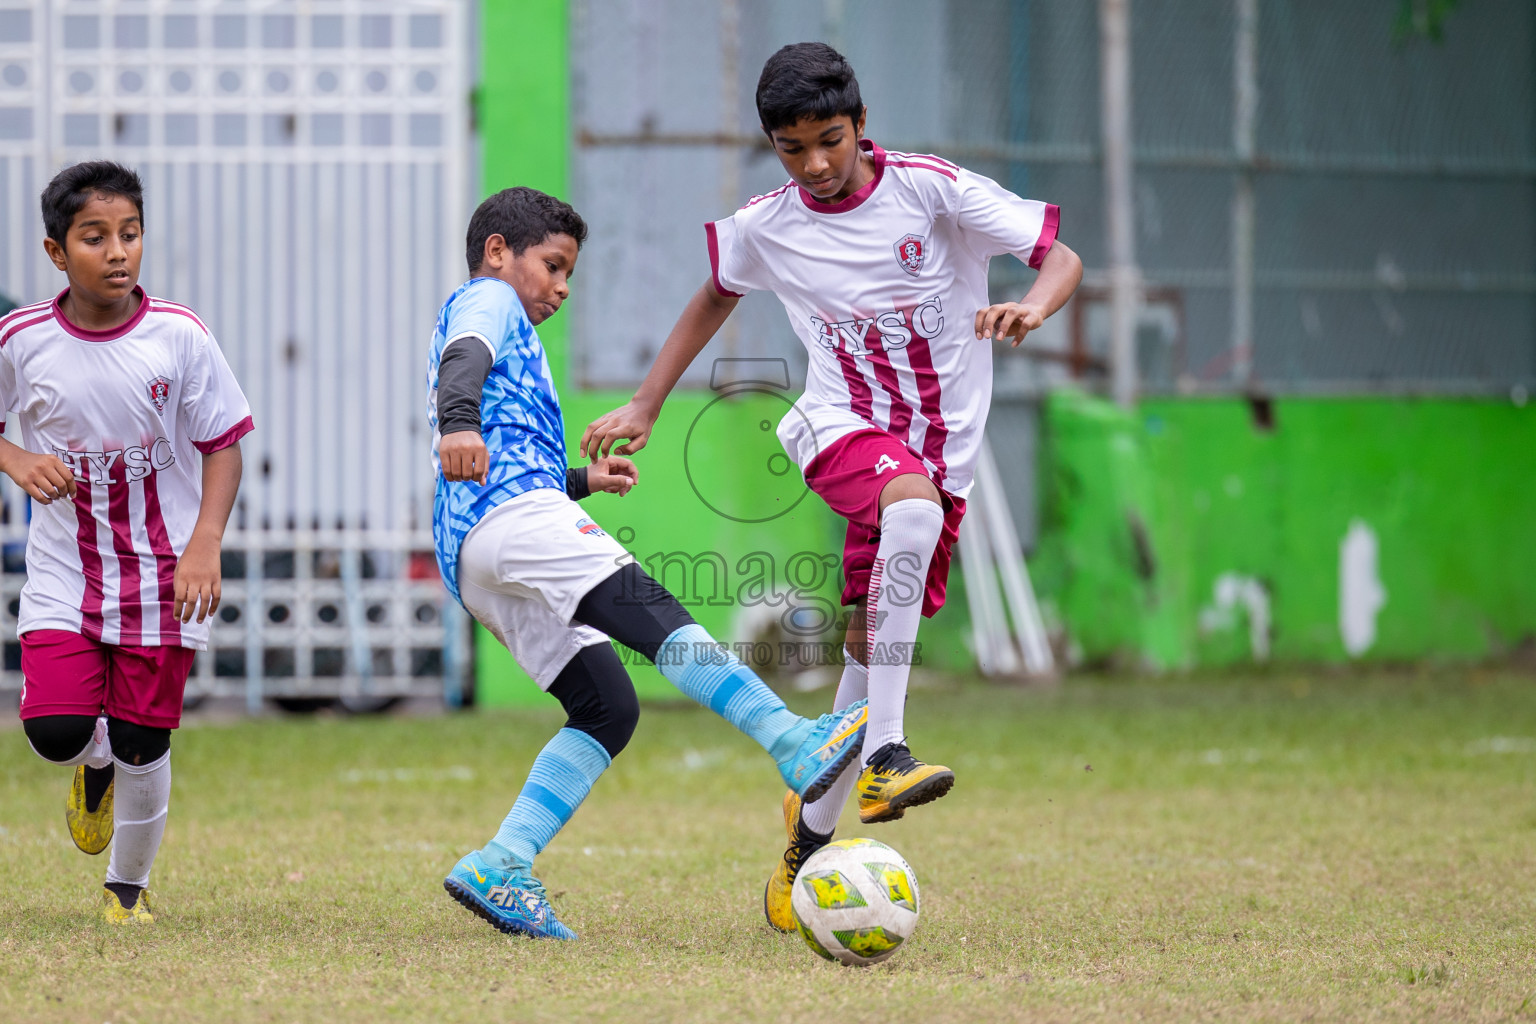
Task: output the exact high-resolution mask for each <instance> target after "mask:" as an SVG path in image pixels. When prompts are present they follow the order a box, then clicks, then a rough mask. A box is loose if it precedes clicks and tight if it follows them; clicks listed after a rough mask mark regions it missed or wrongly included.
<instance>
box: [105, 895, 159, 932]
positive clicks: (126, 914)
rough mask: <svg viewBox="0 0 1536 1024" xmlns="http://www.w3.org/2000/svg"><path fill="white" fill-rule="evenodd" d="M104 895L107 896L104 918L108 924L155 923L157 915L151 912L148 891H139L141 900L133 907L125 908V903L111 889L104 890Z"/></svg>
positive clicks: (136, 901)
mask: <svg viewBox="0 0 1536 1024" xmlns="http://www.w3.org/2000/svg"><path fill="white" fill-rule="evenodd" d="M102 895H103V896H105V900H104V901H103V902H104V903H105V906H104V907H103V908H102V916H103V917H104V918H106V919H107V924H154V923H155V915H154V914H153V913H152V912H151V911H150V906H149V890H148V889H140V890H139V898H138V899H137V900H135V901H134V903H133V906H131V907H125V906H123V901H122V900H120V899H118V898H117V893H115V892H113V891H112V890H111V889H107V890H104V892H103V894H102Z"/></svg>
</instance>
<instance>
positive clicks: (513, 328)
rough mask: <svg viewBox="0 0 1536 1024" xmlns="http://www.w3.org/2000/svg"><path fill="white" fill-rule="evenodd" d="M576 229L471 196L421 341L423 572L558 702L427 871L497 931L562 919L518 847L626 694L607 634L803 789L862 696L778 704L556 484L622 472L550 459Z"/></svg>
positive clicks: (548, 213) (585, 759) (815, 777)
mask: <svg viewBox="0 0 1536 1024" xmlns="http://www.w3.org/2000/svg"><path fill="white" fill-rule="evenodd" d="M586 237H587V225H586V223H585V222H584V221H583V220H582V219H581V217H580V215H579V214H577V213H576V211H575V210H573V209H571V207H570V206H568V205H567V204H565V203H563V202H561V201H560V200H558V199H556V198H554V197H553V196H548V195H545V194H544V193H542V192H537V191H535V190H533V189H531V188H509V189H506V190H504V191H501V192H498V193H496V194H495V195H493V196H491V197H490V198H489V199H487V200H486V201H485V202H483V203H481V204H480V207H479V209H477V210H476V211H475V213H474V216H472V217H471V218H470V221H469V231H468V236H467V238H466V253H465V255H466V258H467V262H468V264H469V273H470V279H469V281H468V282H466V283H465V284H463V285H461V286H460V287H459V289H458V290H457V291H455V292H454V293H453V294H452V295H450V296H449V297H448V301H447V302H445V303H443V308H442V311H441V312H440V313H439V314H438V318H437V330H436V331H435V332H434V334H433V336H432V347H431V350H430V354H429V356H428V379H429V381H430V384H429V386H430V392H429V395H428V403H427V420H428V423H429V424H430V426H431V428H432V454H433V461H434V462H435V464H436V469H437V494H436V499H435V502H434V508H433V522H432V534H433V537H434V539H435V541H436V545H437V563H438V567H439V568H440V569H441V570H442V573H443V581H444V582H445V583H446V584H447V585H448V589H449V591H450V592H451V593H452V594H453V596H454V597H456V598H458V599H459V600H460V601H461V602H462V603H463V605H464V607H465V608H467V609H468V610H469V612H470V614H471V615H473V616H474V617H475V618H476V619H478V620H479V621H480V623H481V624H482V625H484V626H485V628H486V629H488V630H490V632H491V633H492V634H493V635H494V636H495V637H496V638H497V639H498V640H500V641H501V642H502V643H503V644H505V645H506V647H507V649H508V650H509V651H511V652H512V657H513V658H514V659H516V661H517V663H518V664H519V665H521V666H522V667H523V669H524V670H525V671H526V672H527V673H528V674H529V675H530V676H532V677H533V680H534V682H536V683H537V684H538V685H539V686H540V687H541V688H542V689H544V690H547V691H548V692H549V693H550V695H551V696H553V697H555V698H556V699H558V700H559V701H560V703H561V705H562V706H563V707H564V708H565V711H566V714H567V716H568V718H567V720H566V723H565V728H563V729H561V730H560V731H559V732H557V733H556V734H555V735H554V738H552V739H551V740H550V741H549V743H548V744H546V745H545V747H544V749H543V750H541V751H540V752H539V755H538V757H536V758H535V759H534V761H533V766H532V767H531V768H530V769H529V771H528V781H527V782H526V783H525V784H524V785H523V789H522V792H521V793H519V794H518V796H517V800H516V802H515V803H513V805H512V809H511V810H510V811H509V812H508V813H507V816H506V819H505V820H504V821H503V822H502V823H501V828H500V829H499V830H498V831H497V832H496V834H495V836H493V837H492V838H491V840H490V841H489V842H488V843H486V844H485V846H484V847H482V848H481V849H479V850H475V851H473V852H471V853H469V854H467V855H465V856H464V857H463V858H461V859H460V860H459V862H458V864H457V865H455V866H454V868H453V870H452V871H451V872H449V874H448V877H447V878H445V879H444V880H443V887H444V888H445V889H447V890H448V893H449V895H451V896H452V897H453V898H454V899H456V900H458V901H459V903H461V904H462V905H463V906H464V907H465V908H467V909H468V910H469V911H471V912H472V913H474V914H476V915H478V916H480V917H482V918H484V919H485V920H486V921H487V922H489V923H490V924H491V925H492V926H494V927H495V928H497V929H499V930H500V931H503V932H506V933H508V934H522V935H530V936H533V937H535V938H550V939H574V938H576V933H575V932H573V931H572V930H571V929H570V928H568V927H567V926H566V925H565V923H564V922H562V921H561V920H560V919H559V918H557V917H556V916H555V912H554V908H553V907H551V906H550V903H549V898H548V897H547V896H546V895H545V891H544V886H543V884H542V883H541V882H540V881H539V880H538V878H536V877H535V876H534V874H533V861H534V858H535V857H536V856H537V855H538V854H539V853H540V852H541V851H542V850H543V849H544V848H545V847H546V846H548V845H549V843H550V842H551V841H552V840H553V839H554V837H555V835H556V834H557V833H558V832H559V831H560V829H562V828H563V827H564V826H565V823H566V822H567V821H569V820H570V819H571V816H572V815H573V814H575V813H576V809H577V808H578V807H580V806H581V803H582V801H583V800H585V799H586V797H587V794H588V793H589V792H591V790H592V785H593V784H594V783H595V782H596V781H597V779H598V776H600V775H602V773H603V772H604V771H605V770H606V769H607V768H608V765H609V764H610V763H611V762H612V760H613V758H614V757H615V756H616V755H617V754H618V753H619V751H621V750H623V749H624V746H625V744H627V743H628V742H629V738H630V735H631V734H632V733H633V732H634V730H635V722H636V720H637V719H638V717H639V714H640V707H639V704H638V703H637V701H636V700H635V691H634V687H633V685H632V684H631V683H630V681H629V675H628V673H626V672H625V671H624V665H623V663H622V662H620V661H619V657H618V655H617V654H616V653H614V650H613V647H612V646H611V645H610V644H609V643H608V638H609V637H612V638H613V639H614V640H617V641H618V642H619V643H621V644H623V645H624V646H626V647H628V648H629V649H630V650H632V651H636V652H638V653H640V654H643V655H645V656H646V657H647V658H649V659H651V660H652V661H653V662H655V663H656V667H657V668H658V669H660V670H661V674H662V675H663V676H665V677H666V678H667V679H668V680H669V681H670V682H671V683H672V684H673V685H674V686H676V687H677V688H678V689H679V690H681V691H682V692H683V693H684V694H685V695H687V696H688V697H690V698H692V699H693V700H695V701H697V702H698V703H700V704H702V705H704V706H705V707H707V708H709V709H710V710H711V711H714V712H715V713H717V714H719V715H720V716H721V717H722V718H724V719H725V720H726V721H728V722H730V723H731V724H732V725H734V726H735V727H736V728H738V729H740V730H741V731H742V732H744V733H746V734H747V735H748V736H750V737H751V738H752V739H753V740H755V741H757V743H758V744H759V745H761V746H762V748H763V749H764V750H766V751H767V752H768V753H769V755H770V756H771V757H772V758H773V759H774V761H775V762H776V763H777V764H778V768H779V777H780V778H781V779H783V781H784V782H785V784H787V785H788V786H789V787H790V791H791V792H792V793H796V794H799V795H800V796H802V797H805V798H806V799H810V800H814V799H816V797H818V796H819V795H821V794H822V793H823V792H825V791H826V788H827V787H828V786H830V785H831V784H832V783H833V781H834V780H836V779H837V777H838V775H839V773H840V772H841V771H842V769H843V768H844V767H845V766H846V765H847V764H848V763H849V762H850V761H852V760H853V759H854V758H855V757H857V755H858V753H859V750H860V749H861V747H862V743H863V739H864V722H865V715H864V704H863V701H858V702H857V703H856V704H855V705H853V706H850V707H847V708H844V709H842V710H841V711H840V713H837V714H829V715H823V716H822V717H821V718H820V719H818V720H816V721H807V720H806V719H804V718H801V717H800V716H799V715H796V714H792V713H791V712H790V711H789V710H788V709H787V708H785V706H784V702H783V701H782V700H780V699H779V698H778V696H777V695H775V694H774V692H773V691H772V690H770V689H768V687H767V686H765V685H764V684H763V681H762V680H761V679H759V678H757V676H755V675H753V674H752V672H751V670H750V669H748V668H747V667H746V666H745V665H743V664H742V663H741V662H740V661H738V660H737V659H736V658H735V657H733V656H731V655H730V654H729V653H727V652H726V651H725V649H724V648H723V647H722V646H721V645H719V644H716V643H715V642H714V640H713V638H712V637H710V635H709V634H708V633H707V632H705V631H704V628H703V627H702V626H700V625H698V623H696V622H694V621H693V617H692V616H691V615H689V614H688V612H687V611H686V610H685V609H684V608H683V606H682V605H681V604H679V603H678V601H677V599H676V598H675V597H673V596H672V595H671V594H670V593H668V592H667V591H666V590H665V589H664V588H663V587H662V586H661V585H660V584H659V583H657V582H656V581H655V580H654V579H652V578H651V577H650V576H649V575H648V574H647V573H646V572H645V571H644V570H643V569H641V568H640V567H639V565H637V564H636V563H635V560H634V557H633V556H632V555H631V554H630V553H629V552H628V551H625V550H624V549H623V548H622V547H620V546H619V544H618V543H617V542H616V541H614V540H613V539H612V538H611V537H609V536H608V534H606V533H604V532H603V530H602V528H601V527H599V526H598V525H597V523H595V522H593V521H592V520H591V519H590V518H589V517H588V516H587V514H586V512H585V511H584V510H583V509H582V507H581V506H580V505H578V504H576V500H577V499H579V498H585V497H586V496H587V495H589V494H590V493H592V492H593V491H609V492H613V493H617V494H620V495H622V494H625V493H627V492H628V491H629V489H630V488H631V487H633V486H634V485H635V483H636V482H637V481H638V479H639V475H638V473H637V472H636V470H635V465H634V463H632V462H630V461H629V460H628V459H625V458H620V457H618V456H610V457H607V458H604V459H600V460H598V461H597V462H596V463H595V464H594V465H592V466H590V467H582V468H578V469H567V468H566V464H565V426H564V422H563V420H562V419H561V417H560V398H559V396H558V395H557V394H556V393H555V385H554V381H553V380H552V379H551V377H550V372H549V361H548V360H547V359H546V358H545V356H544V346H543V345H542V344H541V343H540V342H539V335H538V332H537V331H535V329H534V328H535V327H536V326H537V325H538V324H541V323H543V322H544V321H545V320H547V319H549V318H550V317H551V316H553V315H554V314H555V313H556V312H558V311H559V309H560V307H561V306H562V305H564V303H565V299H566V297H567V296H568V295H569V294H570V280H571V273H572V271H574V270H575V269H576V257H577V255H578V254H579V252H580V250H581V243H582V242H584V241H585V240H586Z"/></svg>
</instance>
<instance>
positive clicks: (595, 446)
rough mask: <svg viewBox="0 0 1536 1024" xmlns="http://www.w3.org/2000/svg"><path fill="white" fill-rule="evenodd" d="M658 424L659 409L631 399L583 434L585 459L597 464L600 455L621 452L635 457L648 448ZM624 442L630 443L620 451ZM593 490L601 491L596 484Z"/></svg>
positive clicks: (582, 453)
mask: <svg viewBox="0 0 1536 1024" xmlns="http://www.w3.org/2000/svg"><path fill="white" fill-rule="evenodd" d="M655 425H656V410H654V409H651V408H649V407H648V406H644V405H641V404H640V403H639V402H636V401H634V400H630V401H628V402H626V403H624V404H623V405H621V406H620V407H619V408H617V409H615V410H613V412H609V413H604V414H603V415H601V416H599V417H598V418H597V419H595V420H593V421H592V422H591V423H589V424H587V429H586V430H585V431H583V432H582V435H581V447H580V448H579V449H578V450H579V451H580V452H581V455H582V458H586V459H591V460H592V461H594V462H596V461H597V459H598V457H599V456H603V455H607V454H608V453H609V452H611V451H612V452H618V453H619V454H620V455H633V454H635V452H638V451H639V450H640V449H642V448H644V447H645V443H646V442H647V441H649V440H650V439H651V428H652V427H654V426H655ZM620 439H627V440H628V442H629V443H628V444H621V445H619V446H618V447H617V448H615V447H614V445H615V444H617V443H618V442H619V440H620ZM592 489H593V490H594V491H595V490H597V487H596V485H593V487H592Z"/></svg>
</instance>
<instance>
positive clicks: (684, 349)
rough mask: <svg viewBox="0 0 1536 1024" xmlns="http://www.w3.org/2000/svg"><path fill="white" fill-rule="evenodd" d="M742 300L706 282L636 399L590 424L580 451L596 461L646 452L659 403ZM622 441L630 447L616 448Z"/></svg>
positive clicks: (658, 354) (682, 317)
mask: <svg viewBox="0 0 1536 1024" xmlns="http://www.w3.org/2000/svg"><path fill="white" fill-rule="evenodd" d="M739 301H741V300H740V299H738V298H735V297H733V296H728V295H721V294H720V293H719V292H718V291H716V290H715V286H714V283H713V282H711V281H705V282H704V287H702V288H700V289H699V290H698V291H697V292H695V293H694V296H693V298H692V299H689V300H688V305H687V307H686V308H684V310H683V315H682V316H680V317H678V318H677V323H676V324H675V325H673V327H672V333H671V334H668V335H667V340H666V343H665V344H663V345H662V346H661V351H660V352H659V353H657V355H656V361H655V362H654V363H652V364H651V372H649V373H647V374H646V375H645V380H644V381H642V382H641V383H640V387H639V389H638V390H637V391H636V392H635V397H634V398H631V399H630V400H629V402H628V403H626V404H625V405H623V406H620V407H619V408H617V409H615V410H613V411H612V412H610V413H606V414H605V415H602V416H599V417H598V418H597V419H595V420H593V421H592V422H591V423H589V424H587V429H586V430H585V431H584V432H583V433H582V435H581V447H580V449H579V450H580V452H581V454H582V456H583V457H585V458H589V459H592V460H593V461H596V460H597V459H598V458H599V457H601V456H604V455H607V454H608V453H609V452H610V451H611V452H613V453H615V454H617V455H633V454H634V453H635V452H638V451H639V450H640V449H642V448H644V447H645V443H646V442H647V441H648V440H650V437H651V427H653V426H654V425H655V424H656V417H657V416H659V415H661V404H662V403H663V402H664V401H666V399H667V395H669V394H671V393H672V389H673V388H674V387H676V386H677V382H678V380H679V379H681V377H682V376H683V371H684V370H686V369H688V367H689V365H690V364H691V363H692V362H693V361H694V359H696V358H697V357H698V354H699V353H700V352H702V351H704V346H705V345H708V344H709V339H710V338H713V337H714V336H715V332H716V331H718V330H719V329H720V325H721V324H723V323H725V320H726V317H728V316H730V315H731V310H733V309H735V308H736V303H737V302H739ZM621 440H627V441H628V443H627V444H622V445H619V446H618V447H617V448H615V447H614V445H615V444H616V443H617V442H619V441H621Z"/></svg>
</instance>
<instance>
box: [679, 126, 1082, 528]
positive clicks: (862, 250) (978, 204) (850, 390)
mask: <svg viewBox="0 0 1536 1024" xmlns="http://www.w3.org/2000/svg"><path fill="white" fill-rule="evenodd" d="M860 145H861V146H863V147H864V149H865V151H866V152H868V153H870V154H871V156H873V158H874V161H875V177H874V180H872V181H871V182H869V184H867V185H865V186H864V187H863V188H861V189H859V190H858V191H857V192H855V193H854V194H853V195H851V196H849V197H848V198H847V199H844V200H843V201H842V202H840V203H836V204H827V203H820V202H817V201H816V200H815V199H814V198H812V197H811V195H810V193H808V192H806V191H805V190H803V189H801V188H800V187H799V186H798V185H795V184H794V183H793V182H791V183H790V184H787V185H785V186H784V187H783V188H780V189H778V190H776V191H774V192H770V193H768V194H767V195H763V196H758V197H757V198H755V199H753V200H752V201H751V202H749V203H748V204H747V205H746V206H744V207H742V208H741V209H740V210H738V211H736V213H735V214H733V215H732V216H730V217H727V218H726V219H725V220H721V221H717V222H715V223H713V224H708V225H706V226H705V230H706V232H707V234H708V239H709V256H710V263H711V266H712V268H713V272H714V284H715V288H716V290H717V291H719V292H720V293H721V294H723V295H740V294H742V293H744V292H747V291H753V290H762V291H771V292H774V293H775V294H776V295H778V297H779V300H780V301H781V302H783V303H784V309H785V311H786V312H788V314H789V320H790V324H791V325H792V326H793V327H794V329H795V333H796V334H798V335H799V336H800V340H801V341H802V342H804V343H805V347H806V349H807V350H808V351H809V352H810V366H809V370H808V372H807V374H806V381H805V394H804V395H802V396H801V398H800V400H799V401H797V402H796V403H795V407H794V409H793V410H792V411H791V412H790V413H789V414H787V415H786V416H785V417H784V419H783V420H782V421H781V422H780V423H779V440H780V441H781V442H782V443H783V445H784V449H785V451H787V452H788V453H789V455H790V457H791V458H793V459H794V460H795V462H796V463H797V464H798V465H799V466H800V469H801V470H802V471H804V469H805V468H806V466H808V465H809V464H810V462H811V460H812V459H814V458H815V457H816V455H817V454H818V453H820V452H822V451H825V450H826V449H827V446H828V445H830V444H831V443H832V442H833V441H836V440H837V439H838V438H840V437H843V436H845V435H847V434H850V433H853V432H854V431H856V430H865V429H869V428H870V427H875V428H878V429H880V430H885V431H888V432H889V433H891V434H893V435H894V436H895V437H897V438H898V439H899V440H901V441H902V442H903V443H904V444H906V445H907V447H908V448H910V449H911V450H912V453H913V454H914V455H916V456H917V457H918V458H920V459H922V460H923V464H924V465H925V466H926V467H927V468H928V469H929V471H930V472H931V473H932V474H933V475H934V477H935V478H936V479H937V480H938V481H939V483H940V485H941V486H942V487H943V488H944V489H945V490H946V491H949V492H950V493H951V494H954V495H956V496H958V497H964V496H965V495H966V494H967V493H968V492H969V491H970V488H971V479H972V475H973V473H974V470H975V464H976V456H977V453H978V452H979V451H980V447H981V437H982V431H983V430H984V429H985V427H986V422H987V410H988V407H989V405H990V403H991V398H992V347H991V343H990V342H985V341H977V340H976V330H975V321H976V311H977V310H979V309H982V308H984V307H985V306H987V305H988V304H989V303H988V299H987V263H988V261H989V260H990V259H991V258H992V257H993V256H1000V255H1002V254H1004V253H1012V254H1013V255H1015V256H1017V257H1018V258H1019V259H1021V260H1023V261H1024V262H1026V263H1028V264H1029V265H1030V266H1031V267H1034V268H1036V269H1039V267H1040V264H1041V261H1043V260H1044V259H1045V254H1046V253H1047V252H1048V251H1049V250H1050V248H1051V244H1052V243H1053V242H1054V241H1055V239H1056V227H1057V223H1058V219H1059V213H1058V210H1057V208H1056V207H1055V206H1051V205H1049V204H1047V203H1040V202H1034V201H1031V200H1025V199H1020V198H1019V197H1018V196H1016V195H1014V194H1013V193H1011V192H1009V191H1007V190H1006V189H1004V188H1002V187H1001V186H1000V185H998V184H997V183H996V182H994V181H992V180H991V179H989V178H985V177H983V176H982V175H979V174H975V173H972V172H971V171H967V170H966V169H965V168H963V167H957V166H956V165H954V164H952V163H950V162H949V161H947V160H943V159H940V158H939V157H935V156H927V155H923V154H914V153H896V152H886V151H885V150H883V149H881V148H880V147H879V146H876V145H874V144H873V143H872V142H869V141H868V140H864V141H863V142H861V143H860Z"/></svg>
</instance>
